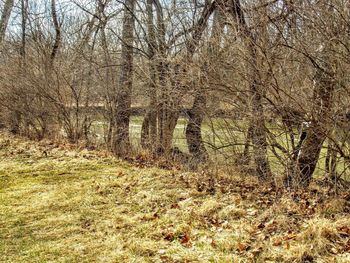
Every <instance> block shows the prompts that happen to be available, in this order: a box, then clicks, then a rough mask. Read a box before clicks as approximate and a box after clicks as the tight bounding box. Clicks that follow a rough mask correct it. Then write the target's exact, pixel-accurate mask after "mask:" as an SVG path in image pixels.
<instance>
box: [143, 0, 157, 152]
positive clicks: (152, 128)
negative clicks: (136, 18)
mask: <svg viewBox="0 0 350 263" xmlns="http://www.w3.org/2000/svg"><path fill="white" fill-rule="evenodd" d="M153 3H154V0H147V4H146V10H147V35H148V37H147V42H148V60H149V61H148V65H149V66H148V68H149V74H150V79H149V90H148V94H149V98H150V104H149V109H148V111H147V113H146V115H145V118H144V121H143V123H142V129H141V145H142V147H143V148H147V149H149V150H151V151H154V150H155V147H156V145H157V143H156V142H157V89H156V77H157V75H156V66H155V63H154V60H155V51H156V36H155V27H154V22H153V20H154V15H153Z"/></svg>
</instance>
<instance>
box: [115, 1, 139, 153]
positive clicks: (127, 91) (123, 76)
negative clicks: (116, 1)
mask: <svg viewBox="0 0 350 263" xmlns="http://www.w3.org/2000/svg"><path fill="white" fill-rule="evenodd" d="M134 8H135V0H126V1H125V6H124V21H123V32H122V51H121V68H120V75H119V81H118V92H117V96H116V102H115V104H116V118H115V125H116V129H115V131H116V134H115V141H114V152H115V154H116V155H117V156H126V155H127V154H128V153H129V152H130V146H131V145H130V138H129V123H130V107H131V90H132V77H133V76H132V72H133V46H132V45H133V42H134V23H135V18H134V13H133V12H134Z"/></svg>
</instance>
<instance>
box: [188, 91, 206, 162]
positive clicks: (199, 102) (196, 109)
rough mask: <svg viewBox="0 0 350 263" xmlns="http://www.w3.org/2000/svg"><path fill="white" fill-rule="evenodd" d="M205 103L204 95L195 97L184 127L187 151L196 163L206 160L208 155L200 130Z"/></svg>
mask: <svg viewBox="0 0 350 263" xmlns="http://www.w3.org/2000/svg"><path fill="white" fill-rule="evenodd" d="M206 101H207V99H206V95H205V94H203V93H201V94H197V95H196V96H195V99H194V102H193V106H192V108H191V110H190V112H189V120H188V124H187V127H186V141H187V145H188V150H189V152H190V154H192V155H193V158H195V159H196V161H198V162H202V161H205V160H207V159H208V153H207V150H206V149H205V146H204V143H203V139H202V129H201V125H202V122H203V118H204V113H205V107H206Z"/></svg>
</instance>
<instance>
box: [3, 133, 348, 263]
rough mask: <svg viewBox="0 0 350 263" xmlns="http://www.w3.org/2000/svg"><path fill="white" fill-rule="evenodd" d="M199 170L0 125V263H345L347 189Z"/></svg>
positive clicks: (346, 246)
mask: <svg viewBox="0 0 350 263" xmlns="http://www.w3.org/2000/svg"><path fill="white" fill-rule="evenodd" d="M143 166H146V167H143ZM207 176H208V175H207V174H205V173H201V174H195V173H189V172H184V171H181V170H175V169H168V170H161V169H158V168H154V167H151V166H149V165H144V164H143V163H142V162H138V163H133V164H132V163H126V162H123V161H119V160H116V159H114V158H113V157H111V156H109V155H108V153H104V152H93V151H88V150H84V149H75V146H72V145H57V144H54V143H50V142H40V143H39V142H32V141H26V140H24V139H21V138H18V137H13V136H9V135H8V134H5V133H1V134H0V262H350V241H349V240H350V217H349V209H350V207H349V195H346V194H339V195H338V196H333V195H330V194H328V193H327V192H326V189H322V188H321V187H318V186H316V185H314V186H312V187H311V189H310V190H309V191H304V192H302V191H301V192H285V191H282V190H281V189H275V188H272V187H270V186H268V185H262V184H260V183H259V182H257V181H256V179H255V178H251V177H247V176H245V177H242V176H241V175H239V174H238V173H236V172H234V171H233V172H232V173H230V174H223V173H219V174H218V175H217V176H218V178H217V182H216V185H215V193H213V191H206V187H205V186H204V187H203V191H202V190H201V188H202V187H198V185H199V184H201V183H203V182H206V180H207V179H203V178H207ZM203 185H205V183H203Z"/></svg>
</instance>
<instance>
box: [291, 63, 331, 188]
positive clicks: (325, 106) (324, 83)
mask: <svg viewBox="0 0 350 263" xmlns="http://www.w3.org/2000/svg"><path fill="white" fill-rule="evenodd" d="M330 68H331V67H330V66H329V65H326V66H325V67H323V68H318V69H317V72H316V76H315V81H314V85H315V87H314V99H313V110H312V113H313V115H312V118H311V125H310V127H309V129H308V134H307V136H306V138H305V141H304V143H303V145H302V149H301V151H300V154H299V156H298V158H297V168H298V169H297V171H296V174H294V175H293V185H296V186H299V185H302V186H305V187H306V186H308V185H309V184H310V181H311V179H312V175H313V173H314V171H315V168H316V165H317V162H318V159H319V156H320V152H321V149H322V145H323V143H324V141H325V139H326V138H327V136H328V133H329V123H328V122H329V114H330V111H331V107H332V97H333V93H334V83H333V75H332V73H330V72H327V71H325V70H328V69H330Z"/></svg>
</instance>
